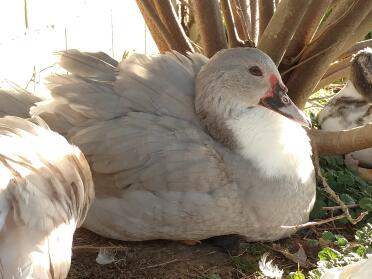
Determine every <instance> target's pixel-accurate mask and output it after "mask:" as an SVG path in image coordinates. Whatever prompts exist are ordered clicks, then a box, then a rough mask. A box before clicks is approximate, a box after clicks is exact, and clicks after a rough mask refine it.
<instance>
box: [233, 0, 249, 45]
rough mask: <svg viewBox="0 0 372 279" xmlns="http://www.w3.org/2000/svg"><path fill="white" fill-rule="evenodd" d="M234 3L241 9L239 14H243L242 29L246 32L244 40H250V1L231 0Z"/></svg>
mask: <svg viewBox="0 0 372 279" xmlns="http://www.w3.org/2000/svg"><path fill="white" fill-rule="evenodd" d="M233 1H234V2H235V3H236V6H238V7H239V8H240V9H241V14H242V15H243V19H244V24H245V25H244V26H243V27H244V29H245V31H246V32H247V34H248V37H247V38H244V39H245V40H249V39H250V40H252V33H251V32H252V24H251V7H250V1H249V0H233Z"/></svg>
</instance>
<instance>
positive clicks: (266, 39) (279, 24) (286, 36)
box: [258, 0, 312, 65]
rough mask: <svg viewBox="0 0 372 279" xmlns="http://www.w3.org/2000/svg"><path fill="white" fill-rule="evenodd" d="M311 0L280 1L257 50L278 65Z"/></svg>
mask: <svg viewBox="0 0 372 279" xmlns="http://www.w3.org/2000/svg"><path fill="white" fill-rule="evenodd" d="M311 2H312V1H311V0H308V1H305V0H302V1H299V0H282V1H281V2H280V3H279V5H278V7H277V10H276V12H275V14H274V15H273V17H272V18H271V20H270V22H269V25H268V26H267V27H266V29H265V31H264V33H263V34H262V37H261V38H260V41H259V43H258V48H260V49H261V50H262V51H264V52H266V53H267V54H268V55H269V56H270V57H271V58H272V59H273V61H274V62H275V64H276V65H279V63H280V61H281V60H282V57H283V55H284V53H285V51H286V49H287V47H288V45H289V42H290V40H291V38H292V36H293V34H294V32H295V31H296V29H297V27H298V26H299V24H300V22H301V19H302V17H303V16H304V14H305V12H306V9H307V7H308V6H309V4H310V3H311Z"/></svg>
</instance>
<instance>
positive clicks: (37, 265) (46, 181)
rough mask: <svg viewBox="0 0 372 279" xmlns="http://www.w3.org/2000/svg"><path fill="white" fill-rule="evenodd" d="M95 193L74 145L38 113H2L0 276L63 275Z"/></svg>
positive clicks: (10, 278) (5, 278)
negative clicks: (32, 115) (20, 115)
mask: <svg viewBox="0 0 372 279" xmlns="http://www.w3.org/2000/svg"><path fill="white" fill-rule="evenodd" d="M13 93H14V92H13ZM23 93H24V92H23ZM23 93H22V94H23ZM4 96H5V94H4V95H3V94H2V95H1V96H0V99H1V100H2V101H4V98H2V97H4ZM5 100H8V101H9V100H10V99H6V98H5ZM8 104H9V103H8ZM12 104H13V105H14V103H12ZM13 110H14V106H13ZM93 197H94V188H93V181H92V176H91V172H90V169H89V166H88V163H87V161H86V160H85V158H84V156H83V154H82V153H81V151H80V150H79V149H78V148H77V147H74V146H71V145H70V144H68V142H67V141H66V140H65V139H64V138H63V137H62V136H60V135H58V134H57V133H55V132H52V131H50V130H49V129H48V127H47V126H46V124H45V122H43V121H42V120H41V119H40V118H34V119H30V120H26V119H22V118H18V117H13V116H12V117H11V116H8V117H5V118H0V278H2V279H21V278H38V279H50V278H66V276H67V273H68V271H69V267H70V261H71V246H72V236H73V233H74V231H75V229H76V227H77V226H80V225H81V224H82V222H83V221H84V218H85V216H86V214H87V211H88V208H89V205H90V203H91V202H92V201H93Z"/></svg>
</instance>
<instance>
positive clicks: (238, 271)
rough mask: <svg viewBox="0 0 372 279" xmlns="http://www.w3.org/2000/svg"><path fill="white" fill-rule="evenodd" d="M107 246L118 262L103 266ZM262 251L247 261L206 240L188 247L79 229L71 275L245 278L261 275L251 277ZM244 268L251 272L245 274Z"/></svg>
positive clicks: (204, 278)
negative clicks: (113, 237)
mask: <svg viewBox="0 0 372 279" xmlns="http://www.w3.org/2000/svg"><path fill="white" fill-rule="evenodd" d="M106 246H109V247H116V249H115V250H116V254H115V261H114V262H113V263H111V264H107V265H99V264H97V263H96V257H97V254H98V248H97V247H106ZM258 254H261V253H258ZM258 254H257V255H255V256H250V255H248V254H246V255H243V254H242V255H241V257H244V260H243V261H240V258H239V259H238V258H234V257H231V256H229V255H228V254H226V253H225V252H223V251H222V250H221V249H220V248H218V247H215V246H212V245H209V244H205V243H202V244H197V245H195V246H187V245H184V244H181V243H178V242H173V241H162V240H161V241H146V242H120V241H115V240H109V239H104V238H102V237H100V236H98V235H96V234H94V233H91V232H89V231H87V230H85V229H79V230H78V231H77V232H76V234H75V239H74V247H73V257H72V264H71V269H70V273H69V276H68V278H69V279H77V278H79V279H80V278H81V279H83V278H86V279H88V278H89V279H94V278H100V279H101V278H115V279H117V278H139V279H142V278H149V279H157V278H159V279H160V278H162V279H163V278H172V279H175V278H177V279H178V278H180V279H183V278H196V279H220V278H222V279H225V278H226V279H229V278H234V279H235V278H242V277H244V276H245V275H247V276H246V277H244V278H260V277H257V276H255V275H251V276H248V275H249V274H248V273H250V274H252V273H254V270H256V268H257V262H258V259H259V257H260V256H259V255H258ZM237 259H238V260H237ZM250 263H252V266H250ZM237 267H239V268H237ZM249 269H251V270H249ZM242 270H244V271H245V272H247V273H246V274H244V273H243V272H242ZM248 271H249V272H248ZM217 275H219V276H220V277H218V276H217Z"/></svg>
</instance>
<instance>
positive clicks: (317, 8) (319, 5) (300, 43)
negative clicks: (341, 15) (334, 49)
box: [280, 0, 332, 71]
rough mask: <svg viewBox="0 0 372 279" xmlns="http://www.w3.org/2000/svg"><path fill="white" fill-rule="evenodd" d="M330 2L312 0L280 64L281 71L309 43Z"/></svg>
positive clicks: (287, 66) (327, 0) (328, 0)
mask: <svg viewBox="0 0 372 279" xmlns="http://www.w3.org/2000/svg"><path fill="white" fill-rule="evenodd" d="M331 1H332V0H313V1H312V3H311V4H310V5H309V7H308V9H307V11H306V13H305V15H304V16H303V18H302V20H301V23H300V25H299V27H298V28H297V30H296V32H295V34H294V35H293V38H292V39H291V42H290V44H289V46H288V48H287V51H286V53H285V56H284V58H283V61H282V64H281V67H280V68H281V71H283V70H286V69H288V68H289V67H290V66H291V65H292V64H293V63H294V62H296V61H294V60H295V58H296V57H298V54H299V53H300V52H301V50H302V49H303V48H304V47H305V46H306V45H308V44H309V43H310V41H311V39H312V37H313V35H314V33H315V31H316V29H317V28H318V25H319V23H320V20H321V19H322V17H323V16H324V13H325V12H326V10H327V8H328V6H329V4H330V3H331Z"/></svg>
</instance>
